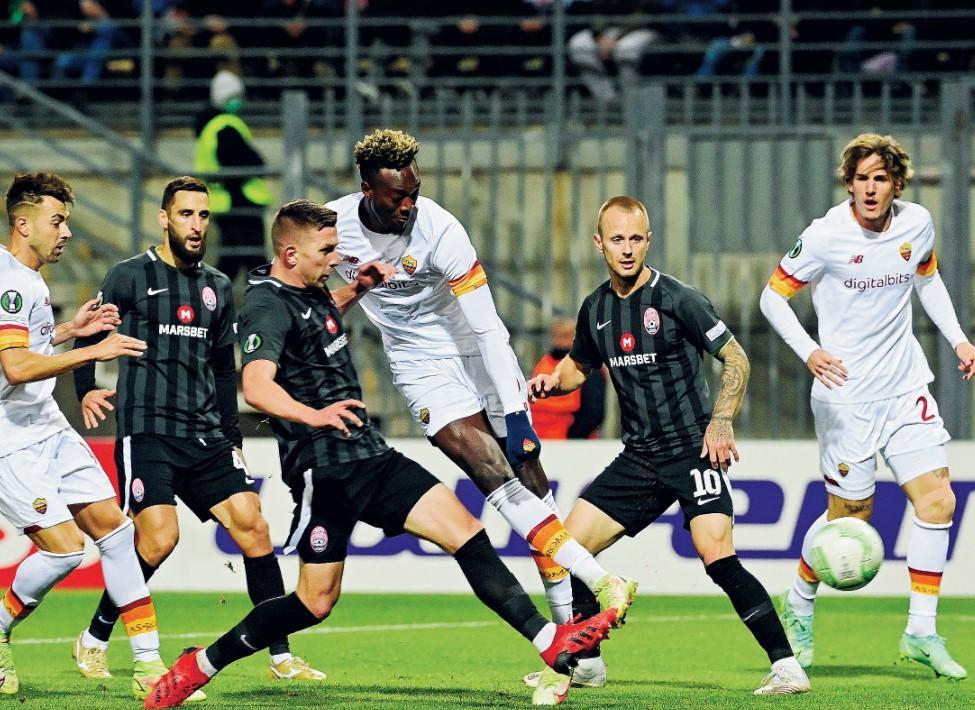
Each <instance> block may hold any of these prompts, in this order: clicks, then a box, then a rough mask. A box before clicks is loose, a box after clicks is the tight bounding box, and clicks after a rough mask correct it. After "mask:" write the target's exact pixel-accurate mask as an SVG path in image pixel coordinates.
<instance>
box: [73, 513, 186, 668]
mask: <svg viewBox="0 0 975 710" xmlns="http://www.w3.org/2000/svg"><path fill="white" fill-rule="evenodd" d="M132 520H133V521H134V523H135V534H136V538H137V539H138V541H139V542H138V544H137V545H136V546H135V555H136V561H137V562H138V565H139V569H140V571H141V573H142V578H143V579H144V580H145V581H146V582H147V583H148V581H149V580H150V579H151V578H152V576H153V575H154V574H155V572H156V570H157V569H158V568H159V565H160V564H161V563H162V562H163V561H164V560H165V559H166V558H167V557H168V556H169V554H170V553H171V552H172V551H173V549H174V548H175V547H176V543H177V542H178V541H179V522H178V520H177V517H176V506H175V505H166V504H159V505H151V506H149V507H147V508H144V509H142V510H140V511H139V512H137V513H136V514H135V515H134V516H133V518H132ZM93 537H94V536H93ZM99 537H100V536H99ZM96 539H97V538H96ZM118 617H119V611H118V607H117V606H116V605H115V602H113V601H112V597H111V596H110V595H109V593H108V592H107V591H106V592H104V593H103V594H102V598H101V600H99V603H98V608H97V609H96V610H95V613H94V615H93V616H92V618H91V621H90V622H89V624H88V628H87V629H85V630H84V631H82V632H81V634H80V636H79V637H78V639H76V640H75V643H74V644H73V646H72V651H71V656H72V658H74V659H75V662H76V663H77V665H78V671H79V672H80V673H81V675H83V676H84V677H86V678H98V679H100V678H107V677H111V674H110V673H108V661H107V657H106V651H107V649H108V640H109V639H110V638H111V636H112V630H113V629H114V628H115V623H116V622H117V621H118ZM102 666H104V668H105V670H104V671H102V670H101V668H102Z"/></svg>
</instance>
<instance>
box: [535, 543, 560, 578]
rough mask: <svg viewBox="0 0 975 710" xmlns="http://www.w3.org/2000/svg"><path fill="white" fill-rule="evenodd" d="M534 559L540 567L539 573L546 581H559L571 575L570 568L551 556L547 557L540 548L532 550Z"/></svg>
mask: <svg viewBox="0 0 975 710" xmlns="http://www.w3.org/2000/svg"><path fill="white" fill-rule="evenodd" d="M531 553H532V559H533V560H535V566H536V567H538V573H539V574H540V575H541V577H542V581H544V582H558V581H561V580H563V579H565V578H566V577H568V576H569V570H567V569H566V568H565V567H563V566H562V565H560V564H559V563H557V562H556V561H555V560H553V559H552V558H551V557H546V556H545V555H543V554H542V553H541V552H539V551H538V550H532V551H531Z"/></svg>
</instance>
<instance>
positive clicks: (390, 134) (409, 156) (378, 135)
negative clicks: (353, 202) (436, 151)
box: [352, 128, 420, 183]
mask: <svg viewBox="0 0 975 710" xmlns="http://www.w3.org/2000/svg"><path fill="white" fill-rule="evenodd" d="M419 150H420V142H419V141H418V140H417V139H416V138H414V137H413V136H411V135H410V134H409V133H407V132H406V131H398V130H396V129H394V128H380V129H377V130H375V131H373V132H372V133H370V134H369V135H367V136H366V137H365V138H363V139H362V140H361V141H359V142H358V143H356V144H355V149H354V150H353V151H352V156H353V157H354V158H355V163H356V165H358V166H359V176H360V177H361V178H362V179H363V180H364V181H365V182H368V183H371V182H372V180H373V178H375V177H376V174H377V173H378V172H379V171H380V170H381V169H383V168H391V169H393V170H400V169H401V168H405V167H406V166H408V165H409V164H410V163H412V162H413V161H414V160H416V154H417V153H418V152H419Z"/></svg>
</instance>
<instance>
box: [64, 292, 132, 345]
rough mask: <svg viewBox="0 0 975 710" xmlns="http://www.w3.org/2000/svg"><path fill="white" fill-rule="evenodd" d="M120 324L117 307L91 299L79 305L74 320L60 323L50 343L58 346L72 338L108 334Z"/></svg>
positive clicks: (97, 299)
mask: <svg viewBox="0 0 975 710" xmlns="http://www.w3.org/2000/svg"><path fill="white" fill-rule="evenodd" d="M121 322H122V319H121V318H120V317H119V312H118V306H116V305H114V304H111V303H102V302H101V299H100V298H93V299H91V300H90V301H88V302H86V303H83V304H82V305H81V308H79V309H78V312H77V313H75V315H74V318H72V319H71V320H69V321H65V322H64V323H61V324H60V325H58V326H57V327H56V328H55V329H54V338H53V339H52V340H51V343H52V344H53V345H60V344H61V343H63V342H65V341H68V340H71V339H73V338H84V337H88V336H92V335H96V334H98V333H104V332H108V331H110V330H113V329H114V328H115V327H116V326H117V325H119V324H120V323H121Z"/></svg>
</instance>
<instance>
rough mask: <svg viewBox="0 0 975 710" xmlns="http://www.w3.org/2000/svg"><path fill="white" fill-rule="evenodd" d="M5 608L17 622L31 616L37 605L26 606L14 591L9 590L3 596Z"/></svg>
mask: <svg viewBox="0 0 975 710" xmlns="http://www.w3.org/2000/svg"><path fill="white" fill-rule="evenodd" d="M3 607H4V609H6V610H7V613H8V614H10V616H11V617H13V618H14V619H15V620H17V621H20V620H21V619H26V618H27V617H28V616H30V613H31V612H32V611H34V609H36V608H37V605H36V604H30V605H28V604H24V602H23V601H21V599H20V597H18V596H17V593H16V592H14V590H13V589H12V588H11V589H8V590H7V591H6V593H5V594H4V595H3Z"/></svg>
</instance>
